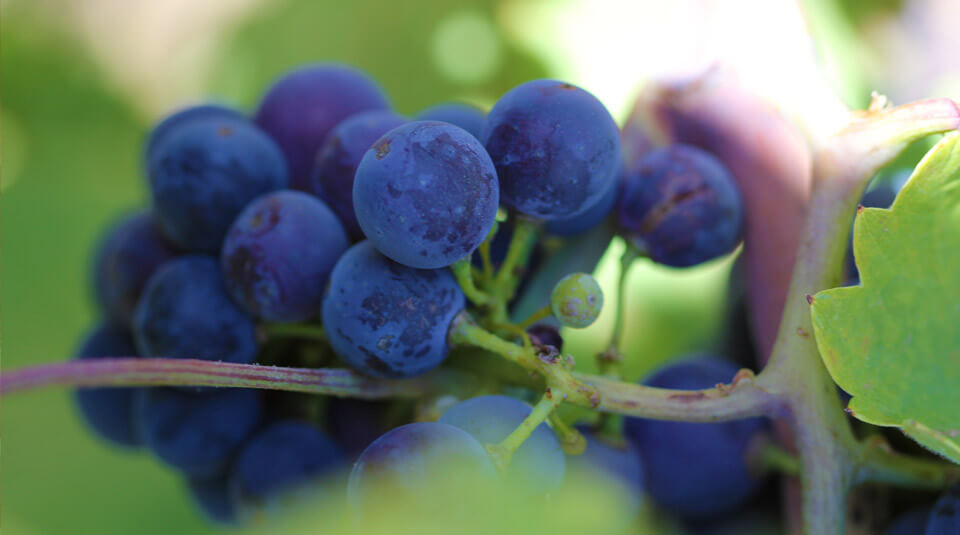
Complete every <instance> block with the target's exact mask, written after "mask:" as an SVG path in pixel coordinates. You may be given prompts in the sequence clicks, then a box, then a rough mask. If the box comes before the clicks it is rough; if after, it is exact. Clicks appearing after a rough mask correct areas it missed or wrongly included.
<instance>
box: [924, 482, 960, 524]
mask: <svg viewBox="0 0 960 535" xmlns="http://www.w3.org/2000/svg"><path fill="white" fill-rule="evenodd" d="M958 533H960V484H957V485H954V486H953V487H952V488H950V489H948V490H947V491H946V492H944V493H943V494H941V495H940V497H939V498H938V499H937V502H936V503H935V504H933V509H931V510H930V515H929V516H928V517H927V527H926V530H925V531H924V532H923V534H924V535H957V534H958Z"/></svg>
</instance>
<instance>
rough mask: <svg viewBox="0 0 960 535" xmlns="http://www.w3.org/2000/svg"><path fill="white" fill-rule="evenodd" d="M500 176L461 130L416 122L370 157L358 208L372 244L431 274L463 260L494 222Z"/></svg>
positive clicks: (359, 185)
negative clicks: (433, 270) (429, 271)
mask: <svg viewBox="0 0 960 535" xmlns="http://www.w3.org/2000/svg"><path fill="white" fill-rule="evenodd" d="M499 199H500V192H499V186H498V185H497V173H496V171H495V170H494V168H493V163H492V162H491V161H490V157H489V156H488V155H487V153H486V151H485V150H484V149H483V146H482V145H480V142H479V141H477V140H476V138H474V137H473V136H471V135H470V134H469V133H467V132H466V131H465V130H463V129H462V128H459V127H456V126H453V125H450V124H446V123H440V122H436V121H421V122H412V123H408V124H405V125H403V126H399V127H397V128H394V129H393V130H390V131H389V132H387V133H386V134H385V135H384V136H383V137H381V138H380V139H379V140H377V142H376V143H375V144H374V145H373V146H372V147H371V148H370V149H369V150H368V151H367V153H366V154H365V155H364V156H363V160H362V161H361V162H360V166H359V167H357V175H356V179H355V181H354V183H353V208H354V210H355V211H356V214H357V221H358V222H359V223H360V228H362V229H363V233H364V234H365V235H366V236H367V239H369V240H370V242H371V243H372V244H373V245H374V246H375V247H376V248H377V249H378V250H379V251H380V252H381V253H383V254H384V255H386V256H388V257H389V258H391V259H392V260H394V261H396V262H399V263H401V264H404V265H407V266H410V267H415V268H420V269H431V268H441V267H447V266H449V265H451V264H453V263H454V262H456V261H457V260H460V259H463V258H466V257H467V256H469V255H470V253H472V252H473V251H474V250H475V249H476V248H477V247H478V246H479V245H480V244H481V243H483V240H485V239H486V237H487V234H489V233H490V229H491V228H492V227H493V224H494V222H495V220H496V217H497V206H498V202H499Z"/></svg>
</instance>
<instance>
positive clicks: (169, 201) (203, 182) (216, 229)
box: [148, 119, 287, 254]
mask: <svg viewBox="0 0 960 535" xmlns="http://www.w3.org/2000/svg"><path fill="white" fill-rule="evenodd" d="M149 163H150V167H149V169H148V172H149V178H150V192H151V198H152V201H153V209H154V211H155V212H156V214H157V222H158V223H159V225H160V228H161V229H162V230H163V232H164V234H166V235H167V237H168V238H170V240H171V241H173V242H174V243H176V244H177V245H179V246H181V247H183V248H184V249H187V250H190V251H198V252H206V253H211V254H216V253H217V252H218V251H219V250H220V244H221V242H222V241H223V237H224V235H225V234H226V233H227V228H229V226H230V223H232V222H233V220H234V219H235V218H236V217H237V214H239V213H240V211H241V210H243V208H244V206H246V205H247V203H248V202H250V201H252V200H253V199H255V198H257V197H259V196H260V195H263V194H264V193H268V192H270V191H274V190H277V189H282V188H285V187H287V166H286V163H284V161H283V155H282V154H281V153H280V149H279V148H278V147H277V145H276V143H274V142H273V140H271V139H270V138H269V137H267V135H266V134H264V133H263V132H262V131H260V130H259V129H258V128H257V127H256V126H254V125H253V124H251V123H248V122H239V121H235V120H224V119H204V120H197V121H193V122H190V123H189V124H186V125H184V126H183V127H181V128H178V129H176V130H175V131H174V132H172V133H171V134H170V139H168V140H167V141H165V142H164V143H163V144H162V145H161V146H159V147H158V150H157V151H156V154H155V155H154V157H153V158H151V160H150V162H149Z"/></svg>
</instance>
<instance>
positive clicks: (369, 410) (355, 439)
mask: <svg viewBox="0 0 960 535" xmlns="http://www.w3.org/2000/svg"><path fill="white" fill-rule="evenodd" d="M389 409H390V403H389V402H385V401H368V400H365V399H352V398H330V399H329V400H327V405H326V420H325V422H324V423H325V428H326V430H327V432H328V433H329V434H330V436H331V437H333V440H334V442H336V443H337V445H338V446H339V447H340V449H342V450H343V451H344V452H346V454H347V456H348V457H349V458H350V459H354V460H356V458H357V457H359V456H360V454H361V453H363V450H365V449H367V446H369V445H370V444H372V443H373V441H374V440H376V439H377V438H379V437H380V435H382V434H383V433H384V432H385V431H387V430H388V428H387V425H386V415H387V413H388V410H389Z"/></svg>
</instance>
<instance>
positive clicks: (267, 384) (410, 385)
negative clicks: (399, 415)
mask: <svg viewBox="0 0 960 535" xmlns="http://www.w3.org/2000/svg"><path fill="white" fill-rule="evenodd" d="M437 372H439V373H436V372H435V373H432V374H427V375H423V376H420V377H416V378H413V379H404V380H390V379H371V378H369V377H366V376H363V375H361V374H359V373H357V372H355V371H353V370H348V369H337V368H286V367H276V366H261V365H258V364H233V363H230V362H213V361H208V360H198V359H170V358H139V357H117V358H98V359H82V360H71V361H67V362H58V363H55V364H44V365H40V366H31V367H28V368H23V369H20V370H13V371H5V372H4V373H3V375H2V376H0V393H2V394H11V393H14V392H19V391H22V390H28V389H32V388H40V387H45V386H68V387H78V388H83V387H111V386H219V387H237V388H263V389H270V390H286V391H291V392H304V393H308V394H325V395H331V396H341V397H356V398H364V399H380V398H412V397H420V396H423V395H424V393H425V392H436V391H438V390H445V389H446V388H447V387H450V386H452V383H451V381H454V382H460V381H461V379H459V378H458V377H457V376H456V374H455V373H451V372H450V371H447V370H437Z"/></svg>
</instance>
